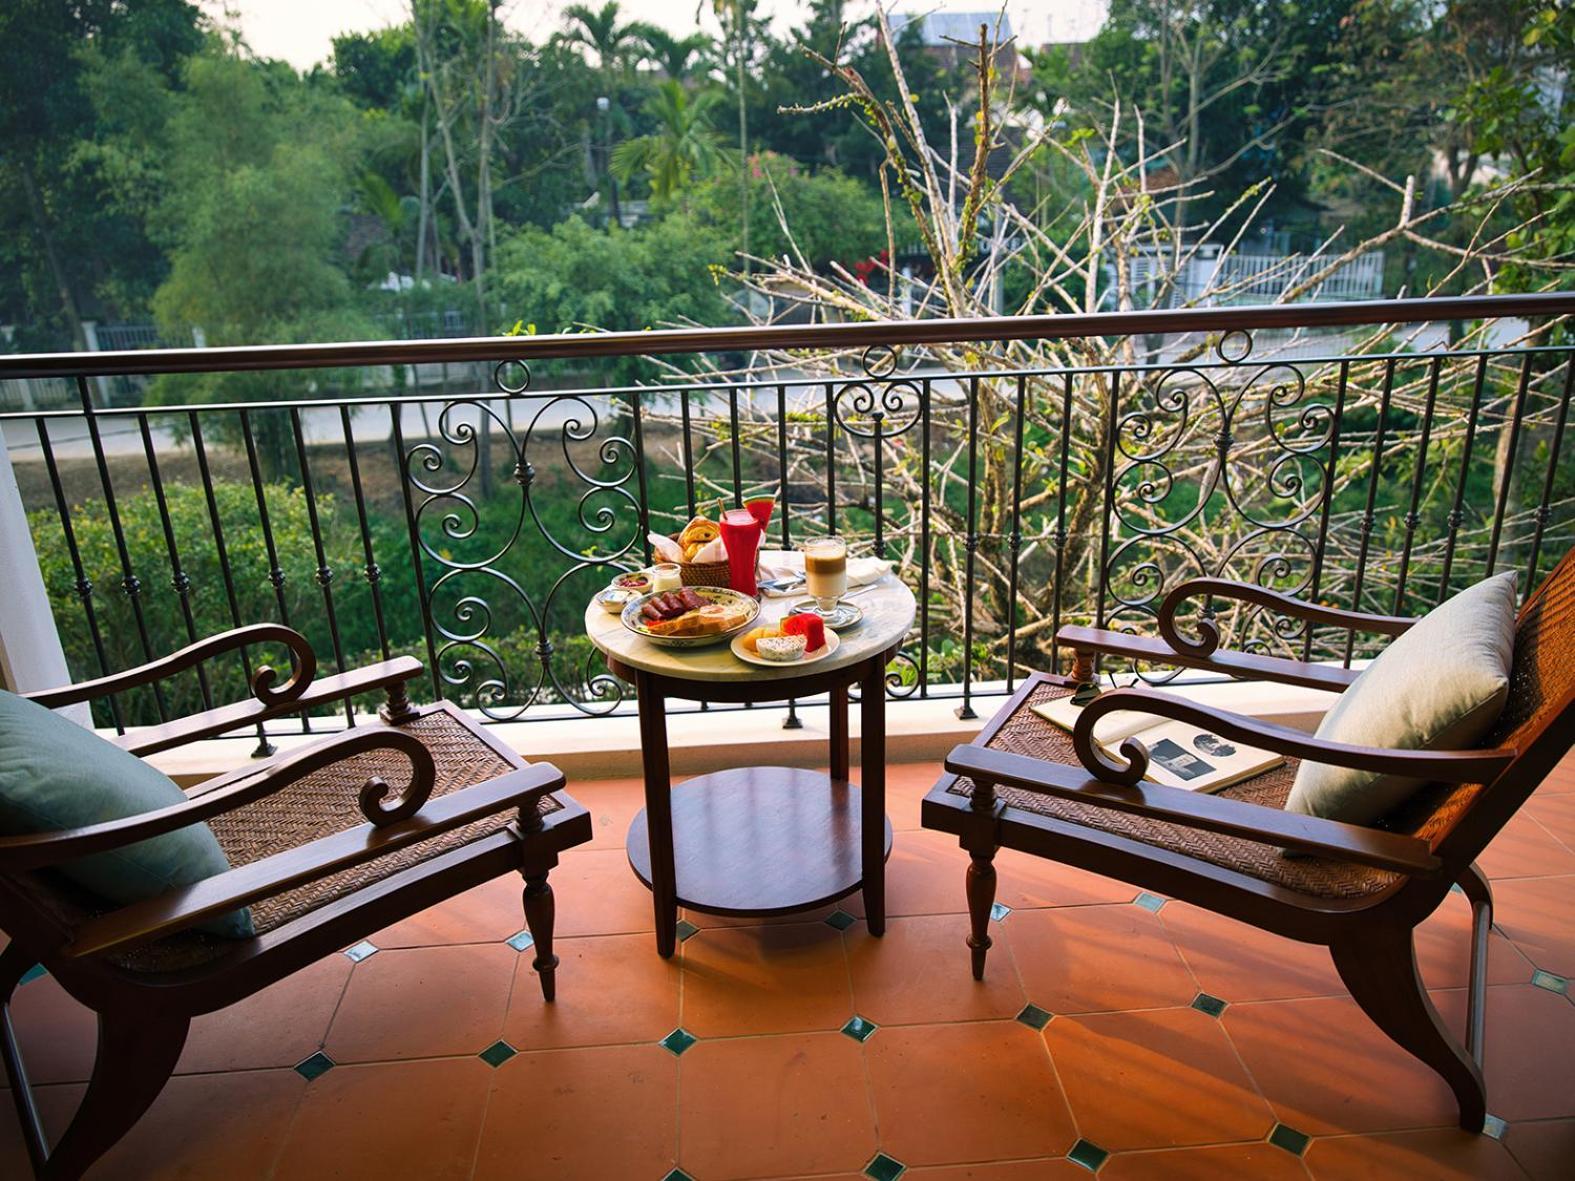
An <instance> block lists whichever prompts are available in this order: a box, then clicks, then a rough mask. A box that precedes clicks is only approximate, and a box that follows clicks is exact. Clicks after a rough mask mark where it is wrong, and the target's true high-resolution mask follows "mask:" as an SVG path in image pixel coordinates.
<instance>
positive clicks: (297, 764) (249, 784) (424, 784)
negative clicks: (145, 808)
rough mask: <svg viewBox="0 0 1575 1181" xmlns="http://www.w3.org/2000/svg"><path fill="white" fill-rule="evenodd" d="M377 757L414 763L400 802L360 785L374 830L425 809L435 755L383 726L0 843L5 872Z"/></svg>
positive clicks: (152, 831) (227, 808) (202, 815)
mask: <svg viewBox="0 0 1575 1181" xmlns="http://www.w3.org/2000/svg"><path fill="white" fill-rule="evenodd" d="M374 751H392V752H395V753H397V754H398V755H401V756H403V757H404V758H405V760H406V761H407V762H408V763H409V764H410V770H411V783H410V786H409V788H407V789H406V791H405V793H404V795H403V797H401V798H400V799H399V800H397V801H396V802H394V803H385V802H384V797H385V796H386V795H387V791H388V787H387V784H386V782H384V780H383V779H382V778H381V777H380V776H373V777H371V778H370V779H369V780H368V781H367V782H366V783H365V784H364V785H363V786H362V788H361V791H360V793H359V796H358V803H359V804H360V806H361V811H362V814H363V815H364V816H366V817H367V819H368V820H369V821H371V822H372V824H374V825H387V824H393V823H397V822H398V821H400V820H403V819H405V818H406V817H408V816H409V815H410V814H411V813H413V812H415V811H416V810H417V809H419V808H420V807H421V806H422V805H423V804H425V803H426V801H427V799H428V797H429V796H430V795H431V793H432V786H433V784H434V782H435V781H436V779H437V768H436V765H435V764H434V763H433V761H432V752H431V751H430V750H428V749H427V747H426V745H425V744H424V743H423V742H422V741H421V740H420V739H419V738H417V737H416V736H415V735H414V734H410V733H408V732H406V731H404V730H396V729H392V728H388V727H383V726H377V727H370V728H366V729H360V730H350V731H347V732H346V733H344V734H340V735H337V736H336V737H333V738H329V739H326V740H324V741H323V742H320V743H318V744H316V745H315V746H312V747H310V748H308V749H307V750H304V751H301V752H300V753H299V754H297V755H294V756H292V757H290V758H287V759H283V760H281V761H280V762H278V763H276V764H274V765H273V766H271V767H266V768H264V769H263V770H261V771H260V772H259V773H258V774H256V775H253V776H249V777H246V778H243V779H239V780H237V781H235V782H233V783H229V784H226V785H225V786H223V787H217V788H215V789H214V790H212V791H210V792H207V793H206V794H204V795H200V796H197V797H195V798H194V799H189V800H186V801H184V802H182V803H179V804H171V805H170V806H169V807H167V808H159V809H157V810H155V811H152V812H143V813H140V814H138V815H136V816H127V817H124V818H122V819H120V820H106V821H103V822H102V823H99V824H90V825H86V826H84V827H82V828H69V829H62V830H59V831H57V832H40V833H30V834H28V835H26V836H15V837H0V870H3V871H5V872H11V871H15V870H23V869H38V868H40V867H43V866H48V865H57V864H59V863H60V862H63V861H71V860H74V859H75V858H78V857H85V856H87V855H89V854H91V853H102V852H105V851H106V850H109V849H118V848H122V847H123V846H126V845H132V844H135V843H136V842H138V841H142V840H147V839H148V838H149V837H156V836H162V835H164V834H165V833H168V832H174V831H175V830H176V829H178V828H184V827H185V826H186V825H188V824H196V823H198V822H200V821H204V820H208V819H210V818H211V817H214V816H217V815H219V814H220V813H221V812H231V811H234V810H235V809H236V808H241V807H244V806H245V805H247V804H251V803H255V802H256V801H258V800H261V799H264V798H266V797H268V796H270V795H273V794H274V793H275V792H278V791H281V790H283V789H284V788H286V787H289V786H290V785H291V784H292V783H296V782H298V781H300V780H302V779H304V778H306V777H307V776H308V775H311V774H313V773H315V772H317V771H320V770H322V769H323V768H324V767H328V766H331V765H332V764H334V763H338V762H342V761H343V760H345V759H348V758H352V757H354V756H356V755H363V754H370V753H372V752H374Z"/></svg>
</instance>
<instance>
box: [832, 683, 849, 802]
mask: <svg viewBox="0 0 1575 1181" xmlns="http://www.w3.org/2000/svg"><path fill="white" fill-rule="evenodd" d="M831 777H832V778H833V779H840V780H842V781H843V782H844V783H846V782H847V779H848V687H847V686H846V685H838V686H837V687H836V688H835V689H833V690H832V691H831Z"/></svg>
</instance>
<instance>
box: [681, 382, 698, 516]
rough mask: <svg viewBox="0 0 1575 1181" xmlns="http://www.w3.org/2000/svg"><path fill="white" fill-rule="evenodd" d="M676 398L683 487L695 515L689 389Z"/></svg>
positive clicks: (693, 459) (692, 513) (690, 512)
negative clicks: (680, 424) (681, 440)
mask: <svg viewBox="0 0 1575 1181" xmlns="http://www.w3.org/2000/svg"><path fill="white" fill-rule="evenodd" d="M678 399H679V409H680V411H681V413H682V417H683V427H684V488H685V490H686V491H687V493H688V496H689V515H690V517H693V516H694V515H695V452H694V444H693V442H692V441H691V440H690V438H689V391H688V390H680V391H679V393H678Z"/></svg>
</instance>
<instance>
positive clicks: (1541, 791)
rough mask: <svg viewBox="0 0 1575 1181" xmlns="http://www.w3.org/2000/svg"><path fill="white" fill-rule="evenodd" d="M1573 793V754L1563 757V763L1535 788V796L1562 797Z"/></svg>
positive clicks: (1574, 760) (1574, 763) (1574, 783)
mask: <svg viewBox="0 0 1575 1181" xmlns="http://www.w3.org/2000/svg"><path fill="white" fill-rule="evenodd" d="M1570 792H1575V754H1571V755H1565V756H1564V761H1563V762H1561V763H1559V765H1558V766H1556V767H1554V768H1553V770H1552V771H1551V772H1549V773H1548V777H1547V778H1546V779H1544V780H1543V781H1542V783H1541V784H1540V785H1539V786H1538V787H1537V795H1538V796H1539V797H1541V796H1551V795H1564V794H1566V793H1570Z"/></svg>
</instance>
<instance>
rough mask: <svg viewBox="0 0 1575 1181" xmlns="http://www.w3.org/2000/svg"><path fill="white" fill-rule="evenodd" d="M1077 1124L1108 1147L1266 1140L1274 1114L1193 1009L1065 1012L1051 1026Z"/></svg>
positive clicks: (1226, 1044) (1220, 1036) (1051, 1042)
mask: <svg viewBox="0 0 1575 1181" xmlns="http://www.w3.org/2000/svg"><path fill="white" fill-rule="evenodd" d="M1045 1044H1046V1045H1048V1046H1049V1047H1050V1056H1051V1058H1052V1059H1054V1061H1055V1065H1056V1071H1057V1073H1058V1074H1059V1075H1060V1077H1061V1085H1062V1086H1063V1087H1064V1088H1065V1089H1066V1098H1067V1102H1068V1103H1070V1104H1071V1105H1072V1114H1073V1115H1074V1116H1075V1117H1076V1119H1077V1130H1078V1132H1079V1133H1080V1134H1081V1135H1082V1136H1083V1137H1085V1138H1086V1139H1088V1140H1092V1141H1093V1142H1094V1143H1095V1144H1097V1145H1099V1146H1100V1147H1101V1148H1103V1149H1105V1150H1107V1151H1109V1152H1120V1151H1122V1150H1125V1149H1134V1148H1176V1147H1180V1146H1183V1145H1189V1144H1219V1143H1224V1142H1227V1141H1232V1140H1261V1139H1262V1138H1263V1137H1264V1136H1267V1135H1268V1133H1269V1130H1270V1129H1271V1128H1272V1127H1273V1126H1274V1114H1273V1113H1272V1112H1271V1111H1270V1110H1269V1105H1268V1104H1267V1103H1265V1102H1264V1101H1263V1098H1262V1096H1260V1095H1259V1094H1258V1092H1257V1090H1256V1089H1255V1088H1254V1086H1253V1084H1252V1080H1251V1079H1249V1078H1248V1077H1247V1072H1246V1071H1244V1070H1243V1069H1242V1066H1241V1062H1240V1060H1239V1059H1238V1058H1237V1057H1236V1051H1235V1050H1234V1049H1233V1048H1232V1047H1231V1044H1230V1041H1229V1039H1228V1038H1227V1037H1226V1036H1225V1031H1224V1030H1223V1029H1222V1028H1221V1027H1220V1023H1219V1021H1218V1020H1217V1019H1216V1018H1213V1017H1210V1016H1207V1015H1206V1014H1204V1013H1200V1012H1198V1011H1197V1010H1196V1009H1190V1008H1188V1009H1150V1010H1148V1011H1146V1012H1142V1013H1098V1014H1092V1015H1088V1016H1083V1017H1058V1018H1056V1019H1055V1020H1054V1021H1052V1022H1051V1023H1050V1024H1049V1025H1048V1026H1047V1027H1046V1028H1045Z"/></svg>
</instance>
